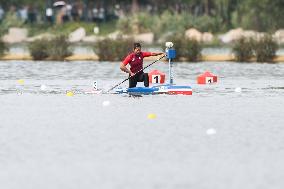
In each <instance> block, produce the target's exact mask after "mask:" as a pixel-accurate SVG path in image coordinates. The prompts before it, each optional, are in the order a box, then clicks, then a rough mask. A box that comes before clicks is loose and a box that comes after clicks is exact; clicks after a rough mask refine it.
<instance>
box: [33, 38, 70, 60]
mask: <svg viewBox="0 0 284 189" xmlns="http://www.w3.org/2000/svg"><path fill="white" fill-rule="evenodd" d="M29 50H30V53H31V56H32V57H33V59H34V60H43V59H46V58H49V59H51V60H64V58H66V57H68V56H70V55H72V53H71V51H70V43H69V42H68V41H67V37H66V36H63V35H61V36H57V37H55V38H53V39H40V40H36V41H34V42H32V43H31V44H30V45H29Z"/></svg>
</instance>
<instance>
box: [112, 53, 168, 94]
mask: <svg viewBox="0 0 284 189" xmlns="http://www.w3.org/2000/svg"><path fill="white" fill-rule="evenodd" d="M165 56H166V55H163V56H161V57H160V58H158V59H157V60H155V61H154V62H152V63H151V64H149V65H147V66H145V67H144V68H142V69H141V70H139V71H138V72H136V73H135V74H134V75H133V76H130V77H128V78H126V79H125V80H123V81H122V82H120V83H118V84H116V85H115V86H113V87H112V88H110V89H109V90H108V91H107V93H108V92H109V91H111V90H113V89H114V88H116V87H118V86H119V85H121V84H122V83H124V82H125V81H127V80H129V79H130V78H132V77H134V76H135V75H136V74H137V73H139V72H142V71H144V70H145V69H146V68H148V67H149V66H151V65H153V64H155V63H156V62H158V61H159V60H161V59H162V58H164V57H165Z"/></svg>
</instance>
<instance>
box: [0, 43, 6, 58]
mask: <svg viewBox="0 0 284 189" xmlns="http://www.w3.org/2000/svg"><path fill="white" fill-rule="evenodd" d="M7 50H8V47H7V45H6V43H5V42H3V41H2V40H0V56H2V55H4V53H5V52H6V51H7Z"/></svg>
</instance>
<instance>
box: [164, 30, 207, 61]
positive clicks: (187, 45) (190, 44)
mask: <svg viewBox="0 0 284 189" xmlns="http://www.w3.org/2000/svg"><path fill="white" fill-rule="evenodd" d="M169 41H172V42H173V43H174V48H175V50H176V53H177V59H179V60H180V59H182V58H186V60H188V61H190V62H196V61H199V60H200V57H201V51H202V45H201V43H200V42H198V41H197V40H194V39H185V38H184V37H183V35H177V36H175V37H173V38H169Z"/></svg>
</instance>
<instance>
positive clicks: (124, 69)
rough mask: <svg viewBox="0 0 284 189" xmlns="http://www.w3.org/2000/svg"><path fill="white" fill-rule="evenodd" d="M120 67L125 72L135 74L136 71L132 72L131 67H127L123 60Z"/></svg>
mask: <svg viewBox="0 0 284 189" xmlns="http://www.w3.org/2000/svg"><path fill="white" fill-rule="evenodd" d="M120 69H121V71H123V72H125V73H128V74H130V75H131V76H133V75H134V73H132V72H131V71H130V70H129V69H127V67H126V65H124V63H123V62H121V64H120Z"/></svg>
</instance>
